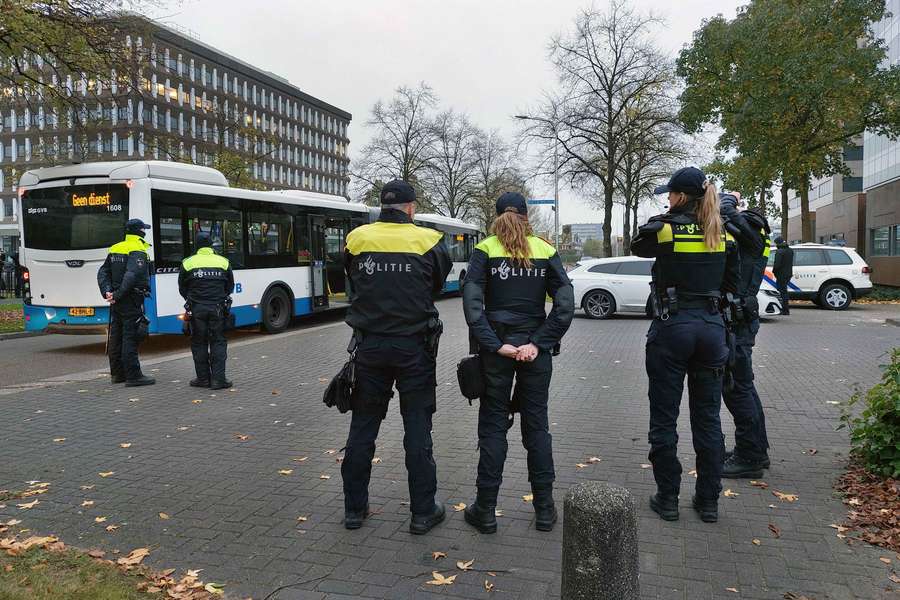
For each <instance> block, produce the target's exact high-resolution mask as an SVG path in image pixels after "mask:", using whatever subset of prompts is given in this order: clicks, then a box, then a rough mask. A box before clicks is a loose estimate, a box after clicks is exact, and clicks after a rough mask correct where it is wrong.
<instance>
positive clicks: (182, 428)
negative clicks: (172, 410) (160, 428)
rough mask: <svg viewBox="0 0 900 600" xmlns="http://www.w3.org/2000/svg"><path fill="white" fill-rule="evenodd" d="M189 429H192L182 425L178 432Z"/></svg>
mask: <svg viewBox="0 0 900 600" xmlns="http://www.w3.org/2000/svg"><path fill="white" fill-rule="evenodd" d="M188 429H190V427H188V426H187V425H182V426H181V427H179V428H178V431H187V430H188Z"/></svg>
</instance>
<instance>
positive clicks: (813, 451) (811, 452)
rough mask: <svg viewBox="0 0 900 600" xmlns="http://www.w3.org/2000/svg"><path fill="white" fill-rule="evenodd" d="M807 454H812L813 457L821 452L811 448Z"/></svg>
mask: <svg viewBox="0 0 900 600" xmlns="http://www.w3.org/2000/svg"><path fill="white" fill-rule="evenodd" d="M807 452H809V453H810V455H813V454H816V453H818V452H819V451H818V450H816V449H815V448H810V449H809V450H808V451H807Z"/></svg>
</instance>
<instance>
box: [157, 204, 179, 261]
mask: <svg viewBox="0 0 900 600" xmlns="http://www.w3.org/2000/svg"><path fill="white" fill-rule="evenodd" d="M181 223H182V218H181V207H180V206H166V205H160V207H159V213H158V214H157V218H156V227H155V229H156V232H157V235H158V238H157V240H158V241H157V243H156V244H157V245H156V248H155V249H154V251H155V256H154V258H155V259H156V266H157V267H177V266H178V265H179V264H180V263H181V261H182V260H183V259H184V235H183V234H182V230H181Z"/></svg>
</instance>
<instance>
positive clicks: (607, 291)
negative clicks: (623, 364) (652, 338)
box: [569, 256, 781, 319]
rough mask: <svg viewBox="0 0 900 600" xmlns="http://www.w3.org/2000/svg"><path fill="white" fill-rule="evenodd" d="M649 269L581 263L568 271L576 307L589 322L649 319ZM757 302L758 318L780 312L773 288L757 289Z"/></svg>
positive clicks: (624, 263) (635, 264) (619, 260)
mask: <svg viewBox="0 0 900 600" xmlns="http://www.w3.org/2000/svg"><path fill="white" fill-rule="evenodd" d="M652 268H653V259H652V258H641V257H639V256H618V257H615V258H595V259H592V260H581V261H579V262H578V264H576V265H575V268H573V269H572V270H571V271H569V279H571V280H572V285H573V286H574V288H575V303H576V305H577V306H580V307H581V308H582V310H584V314H586V315H587V316H589V317H591V318H592V319H606V318H608V317H611V316H612V315H613V314H615V313H637V314H647V315H649V314H650V280H651V279H652V276H651V275H650V269H652ZM757 299H758V300H759V312H760V314H761V315H764V316H771V315H777V314H779V313H780V312H781V301H780V300H779V298H778V292H776V291H775V290H774V288H769V287H766V286H763V287H760V290H759V294H757Z"/></svg>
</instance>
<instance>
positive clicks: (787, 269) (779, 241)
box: [772, 236, 794, 315]
mask: <svg viewBox="0 0 900 600" xmlns="http://www.w3.org/2000/svg"><path fill="white" fill-rule="evenodd" d="M775 245H776V246H777V248H778V249H777V250H776V251H775V264H774V265H773V266H772V272H773V273H774V275H775V286H776V287H777V288H778V293H779V294H780V295H781V314H783V315H789V314H791V298H790V295H789V294H788V286H789V285H791V277H793V276H794V251H793V250H792V249H791V247H790V246H789V245H788V243H787V242H786V241H784V238H783V237H781V236H778V237H776V238H775Z"/></svg>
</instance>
